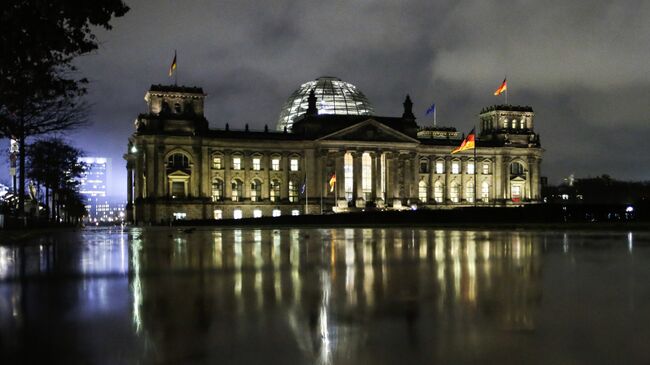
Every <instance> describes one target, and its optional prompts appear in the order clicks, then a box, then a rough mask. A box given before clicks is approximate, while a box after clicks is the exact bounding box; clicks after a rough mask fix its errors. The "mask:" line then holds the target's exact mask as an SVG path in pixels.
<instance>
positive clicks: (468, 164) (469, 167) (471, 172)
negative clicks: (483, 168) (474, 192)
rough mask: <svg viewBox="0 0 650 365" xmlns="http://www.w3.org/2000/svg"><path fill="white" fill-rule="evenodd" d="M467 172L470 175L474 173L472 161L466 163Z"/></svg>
mask: <svg viewBox="0 0 650 365" xmlns="http://www.w3.org/2000/svg"><path fill="white" fill-rule="evenodd" d="M467 173H468V174H472V175H473V174H474V162H468V163H467Z"/></svg>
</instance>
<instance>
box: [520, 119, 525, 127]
mask: <svg viewBox="0 0 650 365" xmlns="http://www.w3.org/2000/svg"><path fill="white" fill-rule="evenodd" d="M520 126H521V129H526V120H524V119H522V120H521V124H520Z"/></svg>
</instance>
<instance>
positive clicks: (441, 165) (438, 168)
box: [436, 161, 445, 174]
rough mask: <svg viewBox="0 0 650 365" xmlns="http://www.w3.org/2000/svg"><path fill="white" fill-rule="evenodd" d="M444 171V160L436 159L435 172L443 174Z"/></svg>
mask: <svg viewBox="0 0 650 365" xmlns="http://www.w3.org/2000/svg"><path fill="white" fill-rule="evenodd" d="M444 173H445V162H444V161H436V174H444Z"/></svg>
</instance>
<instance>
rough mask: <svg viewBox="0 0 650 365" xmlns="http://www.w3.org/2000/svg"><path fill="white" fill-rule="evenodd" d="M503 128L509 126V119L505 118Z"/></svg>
mask: <svg viewBox="0 0 650 365" xmlns="http://www.w3.org/2000/svg"><path fill="white" fill-rule="evenodd" d="M503 128H504V129H507V128H508V119H504V120H503Z"/></svg>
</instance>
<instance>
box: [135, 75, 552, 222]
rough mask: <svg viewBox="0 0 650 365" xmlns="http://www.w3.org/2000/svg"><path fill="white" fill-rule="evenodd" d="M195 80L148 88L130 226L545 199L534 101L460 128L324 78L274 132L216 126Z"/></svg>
mask: <svg viewBox="0 0 650 365" xmlns="http://www.w3.org/2000/svg"><path fill="white" fill-rule="evenodd" d="M205 97H206V95H205V94H204V92H203V90H202V89H201V88H196V87H183V86H161V85H153V86H151V88H150V89H149V91H148V92H147V93H146V95H145V100H146V102H147V104H148V111H147V113H145V114H141V115H139V116H138V118H137V120H136V122H135V132H134V133H133V135H132V136H131V137H130V138H129V144H128V151H127V153H126V154H125V155H124V158H125V159H126V165H127V171H128V179H127V180H128V205H127V214H128V217H129V219H130V220H131V221H134V222H137V223H162V222H167V221H169V220H173V219H229V218H235V219H237V218H253V217H263V216H279V215H301V214H323V213H331V212H350V211H360V210H373V209H395V210H400V209H449V208H454V207H463V206H475V205H476V206H519V205H522V204H531V203H537V202H539V200H540V164H541V160H542V153H543V149H542V148H541V146H540V141H539V135H538V134H536V133H535V131H534V112H533V110H532V108H530V107H527V106H526V107H521V106H513V105H495V106H490V107H487V108H484V109H483V110H481V112H480V113H479V115H478V123H477V133H476V137H477V138H476V149H475V150H474V149H469V150H465V151H462V152H460V153H456V154H451V151H452V150H453V149H455V148H456V147H458V146H459V145H460V144H461V142H462V141H463V138H464V135H462V134H461V133H460V132H458V131H457V130H456V129H455V128H452V127H434V126H422V125H418V124H417V123H416V118H415V116H414V114H413V111H412V105H413V104H412V102H411V100H410V98H409V97H408V96H406V99H405V101H404V102H403V105H404V111H403V114H402V115H401V116H398V117H387V116H377V115H375V114H374V111H373V106H372V104H371V103H370V102H369V101H368V99H367V98H366V97H365V95H364V94H363V93H362V92H361V91H360V90H359V89H358V88H357V87H356V86H354V85H352V84H350V83H347V82H344V81H342V80H340V79H338V78H335V77H321V78H318V79H317V80H314V81H310V82H307V83H305V84H303V85H301V86H300V87H299V88H298V89H297V90H296V91H295V92H294V93H293V94H291V96H290V97H289V99H288V100H287V101H286V103H285V104H284V106H283V107H282V110H281V111H280V115H279V118H278V121H277V124H276V127H275V128H274V129H273V130H269V128H264V130H255V131H254V130H249V128H248V126H247V125H246V127H245V128H230V127H229V126H228V125H226V127H225V128H224V129H213V128H210V127H209V125H208V121H207V120H206V118H205V116H204V109H203V105H204V99H205Z"/></svg>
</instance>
